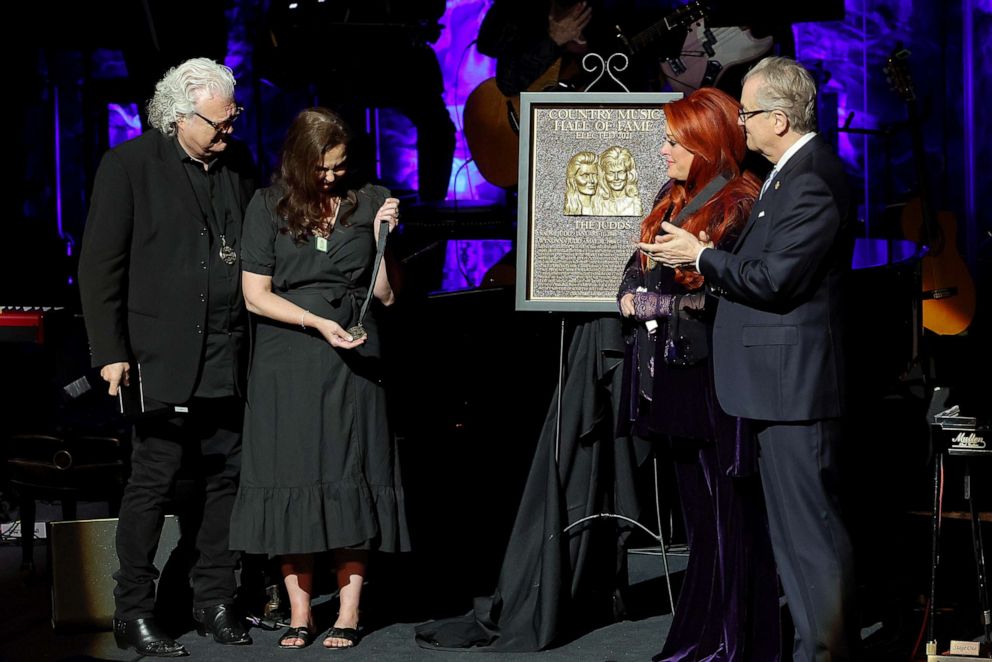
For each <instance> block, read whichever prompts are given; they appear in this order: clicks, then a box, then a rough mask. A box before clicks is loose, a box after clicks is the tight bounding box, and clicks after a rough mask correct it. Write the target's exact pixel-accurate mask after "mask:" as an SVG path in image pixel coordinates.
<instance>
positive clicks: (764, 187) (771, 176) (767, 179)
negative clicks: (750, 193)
mask: <svg viewBox="0 0 992 662" xmlns="http://www.w3.org/2000/svg"><path fill="white" fill-rule="evenodd" d="M777 172H778V170H777V169H776V168H772V171H771V172H770V173H768V176H767V177H765V183H764V184H762V185H761V193H759V194H758V199H759V200H760V199H761V196H763V195H764V194H765V191H767V190H768V185H769V184H771V183H772V179H774V178H775V173H777Z"/></svg>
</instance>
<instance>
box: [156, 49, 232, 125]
mask: <svg viewBox="0 0 992 662" xmlns="http://www.w3.org/2000/svg"><path fill="white" fill-rule="evenodd" d="M235 84H236V83H235V81H234V73H233V72H232V71H231V69H230V67H226V66H224V65H223V64H218V63H217V62H214V61H213V60H211V59H209V58H205V57H197V58H193V59H192V60H186V61H185V62H183V63H182V64H180V65H179V66H177V67H173V68H171V69H169V70H168V71H166V72H165V76H163V77H162V80H160V81H159V82H158V83H156V84H155V96H153V97H152V100H151V101H149V102H148V123H149V124H151V125H152V126H153V127H155V128H156V129H158V130H159V131H161V132H162V133H164V134H165V135H167V136H171V135H173V134H175V133H176V123H177V122H178V121H179V119H180V118H182V117H188V116H189V115H192V114H193V112H194V111H195V110H196V107H195V106H196V102H197V101H199V100H200V99H202V98H204V97H206V98H208V99H209V98H213V97H215V96H220V97H222V98H225V99H233V98H234V86H235Z"/></svg>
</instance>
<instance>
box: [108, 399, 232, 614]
mask: <svg viewBox="0 0 992 662" xmlns="http://www.w3.org/2000/svg"><path fill="white" fill-rule="evenodd" d="M243 420H244V403H243V402H242V401H241V400H240V399H238V398H233V397H232V398H210V399H206V398H205V399H194V400H193V401H192V403H190V405H189V413H188V414H177V415H175V416H168V417H162V418H152V419H148V420H145V421H141V422H139V423H138V424H137V425H135V435H134V449H133V451H132V454H131V477H130V479H129V480H128V483H127V487H125V488H124V499H123V501H122V502H121V512H120V520H119V522H118V524H117V558H118V560H119V561H120V569H119V570H118V571H117V572H116V573H115V574H114V579H115V580H116V581H117V586H116V588H115V589H114V599H115V601H116V613H115V616H116V617H117V618H124V619H134V618H148V617H150V616H152V613H153V610H154V606H155V580H156V579H157V578H158V576H159V571H158V569H157V568H156V567H155V564H154V559H155V552H156V550H157V548H158V541H159V536H160V535H161V533H162V524H163V521H164V518H165V507H166V505H167V503H168V501H169V499H170V496H171V492H172V489H173V486H174V483H175V478H176V474H177V473H178V472H179V468H180V466H183V467H186V468H188V469H189V470H190V471H191V473H192V476H193V478H194V481H195V486H196V492H195V494H196V497H195V499H194V501H195V503H194V504H192V507H191V508H190V509H189V510H188V511H184V512H182V513H180V520H181V523H182V526H181V530H182V533H183V536H184V538H185V537H186V536H193V537H195V545H190V547H191V550H192V553H191V556H192V558H191V559H190V562H191V566H192V569H191V571H190V578H191V579H192V583H193V606H194V607H211V606H214V605H218V604H226V603H230V602H233V600H234V593H235V589H236V583H235V577H234V572H235V569H236V567H237V563H238V559H239V556H238V553H237V552H233V551H231V550H230V549H229V548H228V530H229V528H230V520H231V507H232V506H233V504H234V495H235V492H236V491H237V481H238V474H239V471H240V467H241V428H242V424H243Z"/></svg>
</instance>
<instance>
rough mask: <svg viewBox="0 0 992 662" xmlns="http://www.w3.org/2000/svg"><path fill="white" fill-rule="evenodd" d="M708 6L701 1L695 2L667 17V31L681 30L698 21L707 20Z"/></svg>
mask: <svg viewBox="0 0 992 662" xmlns="http://www.w3.org/2000/svg"><path fill="white" fill-rule="evenodd" d="M706 11H707V8H706V5H704V4H703V3H702V2H701V1H700V0H693V1H692V2H689V3H687V4H685V5H683V6H681V7H679V8H678V9H676V10H675V11H673V12H672V13H671V14H669V15H668V16H666V17H665V28H666V29H667V30H679V29H683V28H688V27H689V26H690V25H692V24H693V23H695V22H696V21H701V20H703V19H705V18H706Z"/></svg>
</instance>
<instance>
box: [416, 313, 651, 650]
mask: <svg viewBox="0 0 992 662" xmlns="http://www.w3.org/2000/svg"><path fill="white" fill-rule="evenodd" d="M623 349H624V343H623V337H622V335H621V332H620V322H619V320H618V319H617V318H616V317H599V318H592V319H589V320H586V321H582V322H580V323H578V324H577V326H576V328H575V331H574V334H573V336H572V340H571V343H570V345H569V349H568V357H567V363H566V378H565V386H564V397H563V398H562V414H561V446H560V449H559V458H558V461H557V463H556V461H555V430H556V412H557V393H556V394H555V397H554V398H552V401H551V406H550V407H549V408H548V415H547V418H546V419H545V422H544V426H543V428H542V430H541V436H540V439H539V441H538V446H537V451H536V452H535V454H534V460H533V464H532V465H531V469H530V474H529V476H528V478H527V483H526V486H525V488H524V493H523V497H522V499H521V502H520V507H519V509H518V511H517V517H516V520H515V522H514V525H513V531H512V534H511V536H510V541H509V544H508V547H507V550H506V554H505V556H504V557H503V566H502V570H501V572H500V576H499V581H498V584H497V587H496V591H495V593H494V594H493V595H492V596H489V597H484V598H476V600H475V604H474V608H473V610H472V611H470V612H469V613H468V614H466V615H464V616H461V617H456V618H449V619H445V620H439V621H432V622H430V623H426V624H424V625H421V626H419V627H417V643H418V644H419V645H420V646H422V647H424V648H430V649H452V648H455V649H473V650H497V651H536V650H541V649H543V648H545V647H547V646H549V645H550V644H552V643H554V642H555V641H556V640H557V639H560V638H562V637H564V636H567V635H569V634H570V633H575V632H577V631H581V630H582V629H584V628H590V627H592V626H593V624H601V623H603V622H608V621H613V620H617V619H619V618H622V616H623V615H624V607H623V601H622V599H621V595H620V591H621V589H623V588H625V586H626V576H625V575H626V565H625V553H624V542H625V540H626V539H627V537H628V536H629V534H630V532H631V528H632V527H631V525H629V524H628V523H626V522H623V521H621V520H616V519H613V518H610V519H595V520H591V521H590V522H586V523H583V524H580V525H578V526H576V527H575V528H574V529H571V530H569V531H568V532H564V533H563V531H564V529H565V528H566V527H567V526H568V525H569V524H571V523H572V522H576V521H577V520H579V519H581V518H583V517H586V516H588V515H594V514H597V513H602V512H613V513H616V514H620V515H624V516H626V517H630V518H632V519H637V517H638V515H639V513H640V507H639V504H638V499H637V496H636V493H635V480H634V474H635V470H636V468H637V467H638V466H639V465H640V464H641V463H642V462H643V461H644V459H645V458H646V457H647V455H648V451H649V447H648V446H647V444H646V443H645V442H636V441H634V440H633V439H632V438H630V437H617V436H616V434H615V430H616V421H617V416H618V411H619V401H620V398H619V394H620V392H621V386H622V383H621V382H622V378H623V374H622V373H623V369H622V368H623Z"/></svg>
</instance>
